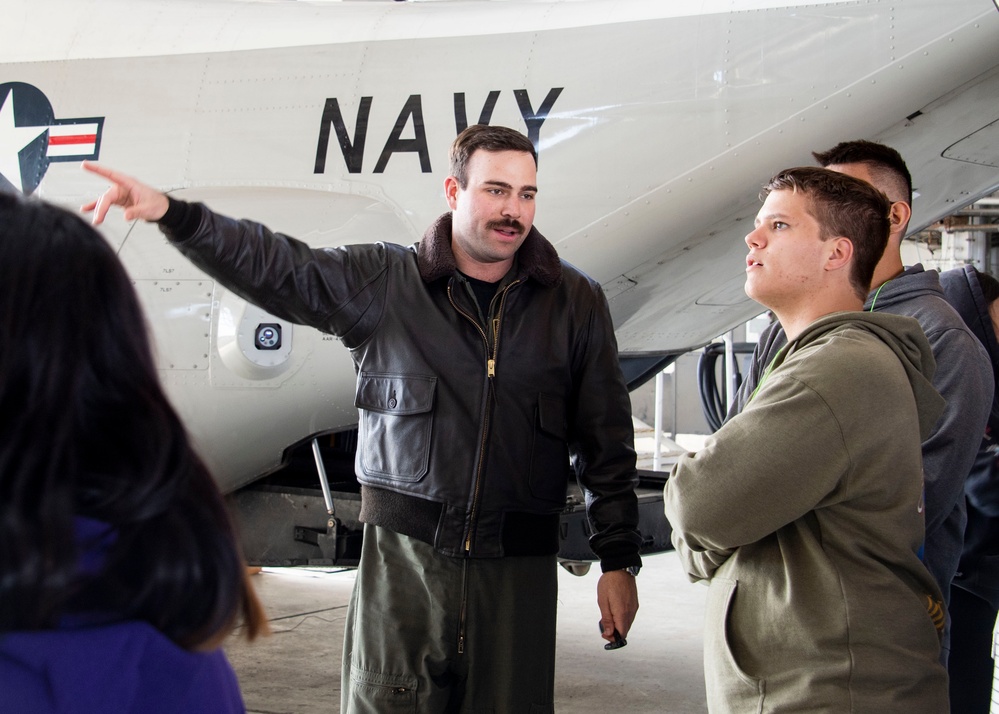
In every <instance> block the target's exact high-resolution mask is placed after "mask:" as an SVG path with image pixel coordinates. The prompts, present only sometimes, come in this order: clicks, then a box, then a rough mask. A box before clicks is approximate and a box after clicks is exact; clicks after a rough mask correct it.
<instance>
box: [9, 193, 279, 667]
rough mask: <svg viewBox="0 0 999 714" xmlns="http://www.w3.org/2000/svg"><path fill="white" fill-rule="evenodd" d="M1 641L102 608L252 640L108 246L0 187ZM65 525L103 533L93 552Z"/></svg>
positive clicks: (132, 297)
mask: <svg viewBox="0 0 999 714" xmlns="http://www.w3.org/2000/svg"><path fill="white" fill-rule="evenodd" d="M0 285H3V290H2V292H0V632H4V631H11V630H37V629H50V628H54V627H57V626H58V624H59V623H60V621H61V620H62V619H63V618H64V617H66V616H73V615H86V614H87V613H93V612H100V613H105V614H112V615H113V616H114V617H116V618H121V619H137V620H144V621H147V622H148V623H150V624H151V625H153V626H154V627H156V628H157V629H158V630H160V631H161V632H163V633H164V634H165V635H166V636H167V637H169V638H170V639H171V640H173V641H174V642H176V643H177V644H179V645H181V646H183V647H187V648H191V649H193V648H196V647H201V646H205V645H211V644H215V643H217V642H218V641H219V640H220V639H221V637H223V636H224V635H226V634H228V632H230V631H231V630H232V629H233V628H234V627H235V625H236V624H237V619H238V617H239V615H240V614H242V616H243V618H244V620H245V621H246V625H247V627H246V631H247V634H248V635H249V636H250V637H251V638H252V637H254V636H255V635H257V634H258V633H261V632H263V631H265V630H266V620H265V618H264V615H263V611H262V609H261V607H260V604H259V601H258V600H257V599H256V596H255V595H254V594H253V590H252V588H251V587H250V584H249V582H248V581H247V579H246V568H245V565H244V563H243V561H242V557H241V555H240V553H239V548H238V545H237V541H236V538H235V535H234V532H233V528H232V525H231V523H230V520H229V516H228V512H227V510H226V507H225V504H224V502H223V500H222V497H221V495H220V494H219V492H218V489H217V488H216V486H215V483H214V481H213V480H212V478H211V476H210V475H209V473H208V470H207V468H206V467H205V465H204V463H203V462H202V461H201V459H200V458H199V457H198V456H197V454H196V453H195V452H194V450H193V448H192V446H191V444H190V441H189V439H188V436H187V433H186V432H185V430H184V428H183V426H182V424H181V422H180V419H179V418H178V416H177V414H176V412H175V411H174V410H173V408H172V407H171V405H170V403H169V402H168V400H167V397H166V395H165V394H164V392H163V390H162V388H161V386H160V383H159V379H158V375H157V372H156V367H155V363H154V361H153V356H152V351H151V349H150V345H149V338H148V336H147V333H146V325H145V320H144V317H143V313H142V309H141V307H140V305H139V302H138V298H137V296H136V293H135V290H134V288H133V287H132V283H131V281H130V280H129V277H128V275H127V274H126V273H125V270H124V268H123V266H122V264H121V263H120V262H119V260H118V258H117V256H116V255H115V253H114V251H113V250H112V249H111V247H110V245H109V244H108V243H107V242H106V241H105V240H104V238H102V237H101V236H100V235H99V234H98V233H97V232H96V231H94V230H93V229H92V228H91V227H90V226H89V225H88V224H87V223H85V222H84V221H83V220H81V219H80V218H79V217H77V216H76V215H74V214H72V213H69V212H68V211H65V210H63V209H59V208H56V207H54V206H51V205H48V204H45V203H42V202H40V201H34V200H24V199H21V198H20V197H18V196H16V195H12V194H4V193H0ZM78 519H90V520H93V521H97V522H99V523H101V524H106V526H107V527H108V528H109V529H110V533H111V536H110V538H109V539H107V540H106V541H103V542H102V545H107V550H106V552H105V553H103V554H102V555H103V562H102V563H101V564H100V565H99V566H97V567H93V566H90V565H87V563H86V559H87V558H89V557H91V552H92V551H93V550H94V549H95V548H96V547H97V546H98V544H97V543H95V542H92V541H91V542H80V533H79V528H78V524H79V523H80V522H81V521H80V520H78Z"/></svg>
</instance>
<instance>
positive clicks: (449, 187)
mask: <svg viewBox="0 0 999 714" xmlns="http://www.w3.org/2000/svg"><path fill="white" fill-rule="evenodd" d="M459 188H460V186H458V179H456V178H455V177H454V176H448V177H447V178H446V179H444V199H445V200H446V201H447V205H448V208H450V209H451V210H452V211H453V210H454V209H455V208H457V207H458V189H459Z"/></svg>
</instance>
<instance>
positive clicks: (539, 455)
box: [530, 394, 569, 505]
mask: <svg viewBox="0 0 999 714" xmlns="http://www.w3.org/2000/svg"><path fill="white" fill-rule="evenodd" d="M567 434H568V425H567V423H566V413H565V401H564V400H563V399H562V398H561V397H557V396H553V395H550V394H539V395H538V402H537V405H536V406H535V426H534V444H533V445H532V448H531V471H530V486H531V495H532V496H534V497H535V498H537V499H540V500H542V501H548V502H550V503H552V504H553V505H555V504H558V505H564V504H565V493H566V486H567V484H568V482H569V481H568V479H569V446H568V444H567V443H566V439H567V438H568V437H567Z"/></svg>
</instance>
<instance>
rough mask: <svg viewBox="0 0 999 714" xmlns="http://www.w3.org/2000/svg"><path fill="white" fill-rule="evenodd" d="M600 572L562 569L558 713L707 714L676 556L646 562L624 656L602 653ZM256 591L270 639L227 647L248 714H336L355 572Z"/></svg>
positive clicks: (693, 599) (265, 576) (695, 614)
mask: <svg viewBox="0 0 999 714" xmlns="http://www.w3.org/2000/svg"><path fill="white" fill-rule="evenodd" d="M597 570H598V569H597V568H593V569H591V571H590V572H589V573H588V574H587V575H585V576H583V577H577V576H574V575H570V574H569V573H568V572H566V571H564V570H563V569H561V568H560V569H559V614H558V642H557V654H556V657H557V669H556V681H555V708H556V711H559V712H572V713H573V714H589V713H590V712H593V713H597V712H599V714H606V713H607V712H618V713H620V714H625V713H627V714H644V713H646V712H649V713H651V712H670V713H671V714H694V713H697V714H701V713H702V712H705V711H707V707H706V704H705V696H704V676H703V672H702V665H701V653H702V649H701V630H702V623H703V616H704V601H705V596H706V594H707V588H706V587H704V586H701V585H693V584H691V583H689V582H688V581H687V579H686V576H684V574H683V573H682V572H681V569H680V565H679V563H678V562H677V558H676V555H675V554H674V553H672V552H670V553H663V554H659V555H654V556H650V557H648V558H646V559H645V567H644V568H643V569H642V572H641V574H640V575H639V598H640V602H641V608H640V610H639V613H638V617H637V619H636V620H635V625H634V627H633V629H632V631H631V635H630V636H629V637H628V646H627V647H624V648H622V649H620V650H616V651H606V650H604V648H603V642H604V641H603V640H602V639H600V637H599V635H598V634H597V626H596V622H597V620H598V619H599V611H598V610H597V605H596V583H597V578H598V572H597ZM253 581H254V584H255V585H256V587H257V590H258V592H259V593H260V595H261V597H262V599H263V601H264V604H265V606H266V608H267V611H268V614H269V616H270V619H271V627H272V629H273V634H272V635H271V636H270V637H268V638H266V639H263V640H260V641H258V642H256V643H253V644H248V643H246V642H245V641H244V640H240V639H238V638H237V637H235V636H233V637H232V638H230V641H229V642H228V643H227V645H226V652H227V653H228V656H229V659H230V661H231V662H232V665H233V667H234V668H235V670H236V674H237V676H238V677H239V682H240V686H241V688H242V691H243V698H244V700H245V702H246V707H247V711H249V712H251V713H253V714H320V713H322V714H330V713H331V712H338V711H339V710H340V705H339V702H340V650H341V645H342V641H343V623H344V617H345V616H346V610H347V601H348V599H349V597H350V590H351V588H352V586H353V582H354V572H353V571H351V570H333V569H324V568H273V569H271V568H267V569H264V571H263V572H261V573H260V574H258V575H256V576H254V578H253Z"/></svg>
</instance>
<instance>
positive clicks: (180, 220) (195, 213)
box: [156, 196, 201, 243]
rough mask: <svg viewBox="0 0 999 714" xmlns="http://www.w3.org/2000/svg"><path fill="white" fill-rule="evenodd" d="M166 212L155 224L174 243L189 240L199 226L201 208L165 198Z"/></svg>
mask: <svg viewBox="0 0 999 714" xmlns="http://www.w3.org/2000/svg"><path fill="white" fill-rule="evenodd" d="M167 202H168V206H167V211H166V213H164V214H163V217H162V218H160V219H159V220H158V221H157V222H156V223H157V224H158V225H159V227H160V229H161V230H162V231H163V233H165V234H166V237H167V238H169V239H170V240H171V241H173V242H175V243H180V242H183V241H185V240H187V239H188V238H191V237H192V236H193V235H194V234H195V232H197V230H198V226H200V225H201V206H200V204H197V203H188V202H187V201H180V200H178V199H176V198H171V197H170V196H167Z"/></svg>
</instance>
